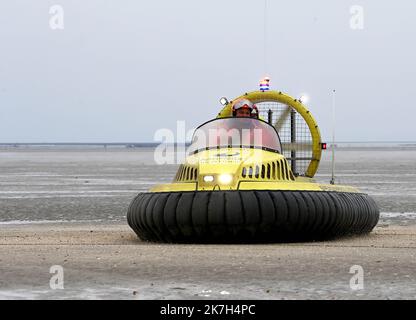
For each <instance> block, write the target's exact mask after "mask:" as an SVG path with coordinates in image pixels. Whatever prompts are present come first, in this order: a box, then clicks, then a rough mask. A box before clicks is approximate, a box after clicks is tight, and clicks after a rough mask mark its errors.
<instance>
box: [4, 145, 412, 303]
mask: <svg viewBox="0 0 416 320" xmlns="http://www.w3.org/2000/svg"><path fill="white" fill-rule="evenodd" d="M329 155H330V153H329V152H326V153H324V156H323V159H322V163H321V167H320V170H319V172H318V175H317V180H318V181H321V182H328V181H329V178H330V175H329V172H330V170H329V168H330V161H329ZM336 156H337V165H336V168H337V182H338V183H344V184H348V185H353V186H356V187H358V188H360V189H361V190H362V191H364V192H366V193H368V194H370V195H371V196H372V197H374V199H375V200H376V202H377V203H378V205H379V207H380V211H382V216H381V220H380V223H379V225H378V226H377V227H376V229H375V230H374V232H372V233H371V234H370V235H368V236H364V237H354V238H344V239H338V240H335V241H330V242H315V243H296V244H267V245H169V244H153V243H145V242H141V241H140V240H139V239H138V238H137V237H136V236H135V234H134V233H133V232H132V231H131V230H130V229H129V227H128V226H127V223H126V212H127V207H128V205H129V203H130V201H131V200H132V199H133V197H134V196H135V195H136V194H137V193H138V192H140V191H144V190H147V189H148V188H149V187H150V186H151V185H153V184H155V183H162V182H168V181H170V180H171V178H172V177H173V176H174V174H175V172H176V170H177V167H178V166H177V165H167V166H157V165H156V164H155V163H154V161H153V151H152V150H148V149H124V150H120V149H114V150H111V149H108V150H96V149H87V150H68V149H65V150H31V149H13V148H12V149H4V150H0V168H1V172H0V299H19V298H23V299H107V298H115V299H210V298H211V299H212V298H214V299H216V298H220V299H367V298H375V299H416V259H415V255H416V214H415V212H416V148H414V147H412V148H401V147H399V148H384V149H383V148H381V149H380V148H378V149H368V150H364V149H359V150H355V149H345V150H339V151H337V153H336ZM71 221H72V222H71ZM73 221H76V222H73ZM52 265H61V266H63V268H64V287H65V289H64V290H52V289H50V286H49V280H50V278H51V276H52V274H50V273H49V270H50V267H51V266H52ZM353 265H360V266H362V267H363V270H364V289H363V290H352V289H351V288H350V279H351V277H352V276H353V274H350V273H349V271H350V268H351V266H353Z"/></svg>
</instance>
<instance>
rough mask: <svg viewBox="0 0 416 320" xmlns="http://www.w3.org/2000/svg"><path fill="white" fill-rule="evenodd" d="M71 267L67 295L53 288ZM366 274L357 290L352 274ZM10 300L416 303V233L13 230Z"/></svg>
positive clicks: (4, 246) (6, 277) (2, 250)
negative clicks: (266, 237) (177, 234)
mask: <svg viewBox="0 0 416 320" xmlns="http://www.w3.org/2000/svg"><path fill="white" fill-rule="evenodd" d="M52 265H61V266H62V267H63V270H64V289H63V290H62V289H56V290H52V289H51V288H50V286H49V281H50V278H51V277H52V276H53V274H50V273H49V271H50V267H51V266H52ZM353 265H360V266H362V268H363V270H364V288H363V289H361V290H352V289H351V287H350V279H351V277H352V276H353V274H350V273H349V272H350V268H351V266H353ZM0 298H2V299H112V298H115V299H368V298H371V299H416V226H414V225H409V226H398V225H382V226H378V227H377V228H376V229H375V230H374V231H373V232H372V233H371V234H370V235H368V236H361V237H349V238H343V239H338V240H334V241H328V242H313V243H292V244H267V245H261V244H260V245H178V244H155V243H147V242H142V241H140V240H139V239H138V238H137V237H136V236H135V234H134V233H133V232H132V231H131V230H130V229H129V228H128V226H127V225H126V224H115V223H113V224H104V223H100V224H96V223H95V224H88V223H65V224H62V223H60V224H53V223H47V224H31V225H12V224H10V225H3V226H2V227H1V235H0Z"/></svg>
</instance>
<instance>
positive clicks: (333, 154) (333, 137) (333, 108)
mask: <svg viewBox="0 0 416 320" xmlns="http://www.w3.org/2000/svg"><path fill="white" fill-rule="evenodd" d="M331 167H332V168H331V171H332V172H331V181H330V184H335V89H333V90H332V166H331Z"/></svg>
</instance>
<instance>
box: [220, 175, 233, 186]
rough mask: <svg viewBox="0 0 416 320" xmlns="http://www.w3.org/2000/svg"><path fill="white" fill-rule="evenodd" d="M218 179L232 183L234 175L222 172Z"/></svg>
mask: <svg viewBox="0 0 416 320" xmlns="http://www.w3.org/2000/svg"><path fill="white" fill-rule="evenodd" d="M218 181H219V182H220V183H221V184H230V183H231V181H233V176H232V175H231V174H221V175H220V176H219V177H218Z"/></svg>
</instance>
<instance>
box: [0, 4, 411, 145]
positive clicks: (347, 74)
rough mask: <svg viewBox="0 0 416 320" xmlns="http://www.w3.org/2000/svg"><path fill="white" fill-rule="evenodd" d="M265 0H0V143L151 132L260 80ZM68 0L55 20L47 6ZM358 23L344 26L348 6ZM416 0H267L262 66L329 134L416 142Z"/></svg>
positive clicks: (206, 111) (204, 115)
mask: <svg viewBox="0 0 416 320" xmlns="http://www.w3.org/2000/svg"><path fill="white" fill-rule="evenodd" d="M263 3H264V2H263V0H262V1H259V0H257V1H255V0H244V1H242V0H233V1H224V0H222V1H220V0H210V1H195V0H194V1H191V0H176V1H167V0H166V1H162V0H159V1H137V0H135V1H133V0H132V1H127V0H124V1H115V0H112V1H108V0H107V1H104V0H59V1H58V0H55V1H45V0H36V1H33V0H25V1H20V0H3V1H1V2H0V43H1V47H0V142H39V141H42V142H69V141H70V142H75V141H79V142H86V141H88V142H90V141H93V142H104V141H112V142H118V141H152V140H153V135H154V132H155V131H156V130H157V129H159V128H175V127H176V120H186V121H187V127H188V128H191V127H193V126H196V125H198V124H199V123H202V122H204V121H205V120H208V119H209V118H213V117H214V116H215V115H216V114H217V112H218V111H219V107H220V106H219V103H218V99H219V98H220V97H221V96H224V95H225V96H227V97H229V98H233V97H235V96H237V95H240V94H241V93H244V92H247V91H252V90H257V88H258V80H259V79H260V78H261V77H262V76H263V75H264V67H263V65H264V64H263V6H264V4H263ZM54 4H59V5H61V6H62V7H63V8H64V13H65V16H64V18H65V20H64V22H65V28H64V30H51V29H50V27H49V19H50V14H49V8H50V6H52V5H54ZM352 5H361V6H362V7H363V8H364V29H363V30H352V29H351V28H350V18H351V13H350V7H351V6H352ZM415 13H416V2H415V1H411V0H407V1H405V0H401V1H380V0H372V1H370V0H361V1H358V0H354V1H347V0H343V1H341V0H339V1H330V0H327V1H324V0H319V1H318V0H315V1H307V0H304V1H275V0H268V14H267V17H268V18H267V19H268V42H267V43H268V45H267V49H268V50H267V56H268V75H269V76H270V77H271V79H272V81H271V85H272V88H273V89H277V90H281V91H284V92H286V93H288V94H290V95H293V96H298V95H299V94H300V93H302V92H307V93H308V94H309V96H310V102H309V107H310V109H311V112H312V114H313V115H314V116H315V118H316V119H317V121H318V124H319V125H320V127H321V131H322V135H323V137H324V139H327V140H328V138H329V137H330V135H331V132H330V130H331V89H332V88H336V89H337V139H338V140H342V141H352V140H353V141H361V140H390V141H392V140H416V126H415V124H414V123H415V118H416V107H415V100H416V92H415V91H416V90H415V89H414V84H415V80H414V79H415V76H416V66H415V57H416V44H415V43H416V42H415V38H416V19H414V17H415Z"/></svg>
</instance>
